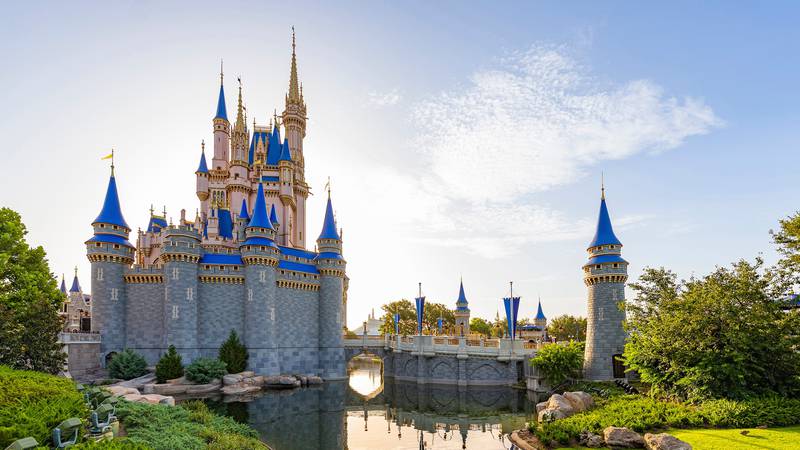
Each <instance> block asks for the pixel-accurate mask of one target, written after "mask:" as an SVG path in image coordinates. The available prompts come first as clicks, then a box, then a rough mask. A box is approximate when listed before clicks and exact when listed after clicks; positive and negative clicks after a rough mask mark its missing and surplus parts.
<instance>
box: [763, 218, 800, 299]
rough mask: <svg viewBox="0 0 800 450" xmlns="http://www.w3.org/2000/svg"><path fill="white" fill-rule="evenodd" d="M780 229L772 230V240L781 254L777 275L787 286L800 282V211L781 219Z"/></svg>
mask: <svg viewBox="0 0 800 450" xmlns="http://www.w3.org/2000/svg"><path fill="white" fill-rule="evenodd" d="M779 223H780V229H779V230H778V231H773V230H770V232H769V233H770V235H772V242H773V243H774V244H775V245H776V246H777V247H778V253H779V254H780V255H781V259H780V261H778V265H777V270H776V273H777V275H779V276H781V278H782V280H783V281H784V283H785V284H786V286H784V287H785V288H787V289H788V288H790V287H793V286H792V285H795V286H796V285H797V284H798V283H800V212H797V213H795V214H794V215H792V216H789V217H787V218H785V219H782V220H780V221H779Z"/></svg>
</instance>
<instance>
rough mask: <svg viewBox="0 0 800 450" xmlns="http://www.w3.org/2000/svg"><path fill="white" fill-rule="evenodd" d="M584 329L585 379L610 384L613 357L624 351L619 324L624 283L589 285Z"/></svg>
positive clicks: (622, 331) (622, 315)
mask: <svg viewBox="0 0 800 450" xmlns="http://www.w3.org/2000/svg"><path fill="white" fill-rule="evenodd" d="M588 289H589V301H588V317H587V329H586V353H585V355H584V369H583V370H584V373H583V376H584V378H587V379H589V380H610V379H613V378H614V371H613V368H614V363H613V355H618V354H621V353H622V351H623V350H624V348H625V338H626V334H625V330H624V329H623V327H622V323H623V322H624V320H625V312H624V311H623V310H622V309H620V307H619V303H620V302H622V301H623V300H624V299H625V284H624V283H597V284H594V285H590V286H589V287H588Z"/></svg>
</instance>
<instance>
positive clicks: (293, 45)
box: [292, 25, 296, 55]
mask: <svg viewBox="0 0 800 450" xmlns="http://www.w3.org/2000/svg"><path fill="white" fill-rule="evenodd" d="M295 45H296V41H295V39H294V25H292V55H294V54H295V53H294V50H295Z"/></svg>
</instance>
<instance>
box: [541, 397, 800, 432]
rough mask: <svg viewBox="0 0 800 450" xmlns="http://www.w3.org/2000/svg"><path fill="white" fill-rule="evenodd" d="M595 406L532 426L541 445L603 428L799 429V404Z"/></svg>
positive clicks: (642, 400)
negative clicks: (764, 427)
mask: <svg viewBox="0 0 800 450" xmlns="http://www.w3.org/2000/svg"><path fill="white" fill-rule="evenodd" d="M598 404H599V406H598V407H596V408H594V409H592V410H589V411H586V412H584V413H580V414H576V415H574V416H571V417H568V418H566V419H561V420H556V421H555V422H551V423H545V424H542V425H541V427H538V428H537V427H536V425H535V424H532V425H531V431H532V432H533V433H535V434H536V435H537V436H538V437H539V438H540V439H541V440H542V441H543V442H551V441H558V442H561V443H567V442H569V441H570V439H577V438H578V436H579V435H580V433H581V432H583V431H591V432H593V433H598V434H601V433H602V431H603V429H604V428H606V427H608V426H617V427H628V428H630V429H632V430H634V431H636V432H639V433H641V432H644V431H652V430H658V429H663V428H702V427H720V428H750V427H756V426H759V425H768V426H788V425H796V424H800V399H787V398H777V397H775V398H772V397H770V398H762V399H752V400H745V401H732V400H712V401H707V402H704V403H701V404H699V405H691V404H687V403H679V402H672V401H662V400H656V399H653V398H650V397H643V396H640V395H623V396H616V397H612V398H610V399H608V400H603V399H599V401H598Z"/></svg>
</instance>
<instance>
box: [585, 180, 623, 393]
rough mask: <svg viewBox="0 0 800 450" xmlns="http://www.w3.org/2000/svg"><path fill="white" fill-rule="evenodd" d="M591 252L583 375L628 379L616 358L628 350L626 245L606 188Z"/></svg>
mask: <svg viewBox="0 0 800 450" xmlns="http://www.w3.org/2000/svg"><path fill="white" fill-rule="evenodd" d="M587 251H588V252H589V261H587V262H586V264H585V265H584V266H583V281H584V283H586V286H587V288H588V290H589V298H588V314H587V317H588V324H587V329H586V353H585V355H584V361H583V376H584V378H586V379H589V380H611V379H614V378H624V377H625V374H624V367H623V366H622V363H621V362H619V361H617V360H616V357H617V356H621V355H622V351H623V350H624V347H625V339H626V334H625V330H624V329H623V327H622V323H623V321H624V320H625V310H624V308H623V305H624V302H625V281H626V280H627V279H628V262H627V261H625V260H624V259H622V256H621V253H622V243H621V242H620V241H619V239H617V237H616V236H615V235H614V230H613V228H612V227H611V218H610V217H609V215H608V208H607V207H606V196H605V189H602V191H601V198H600V215H599V217H598V219H597V232H596V233H595V235H594V239H592V242H591V243H590V244H589V248H588V249H587Z"/></svg>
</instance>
